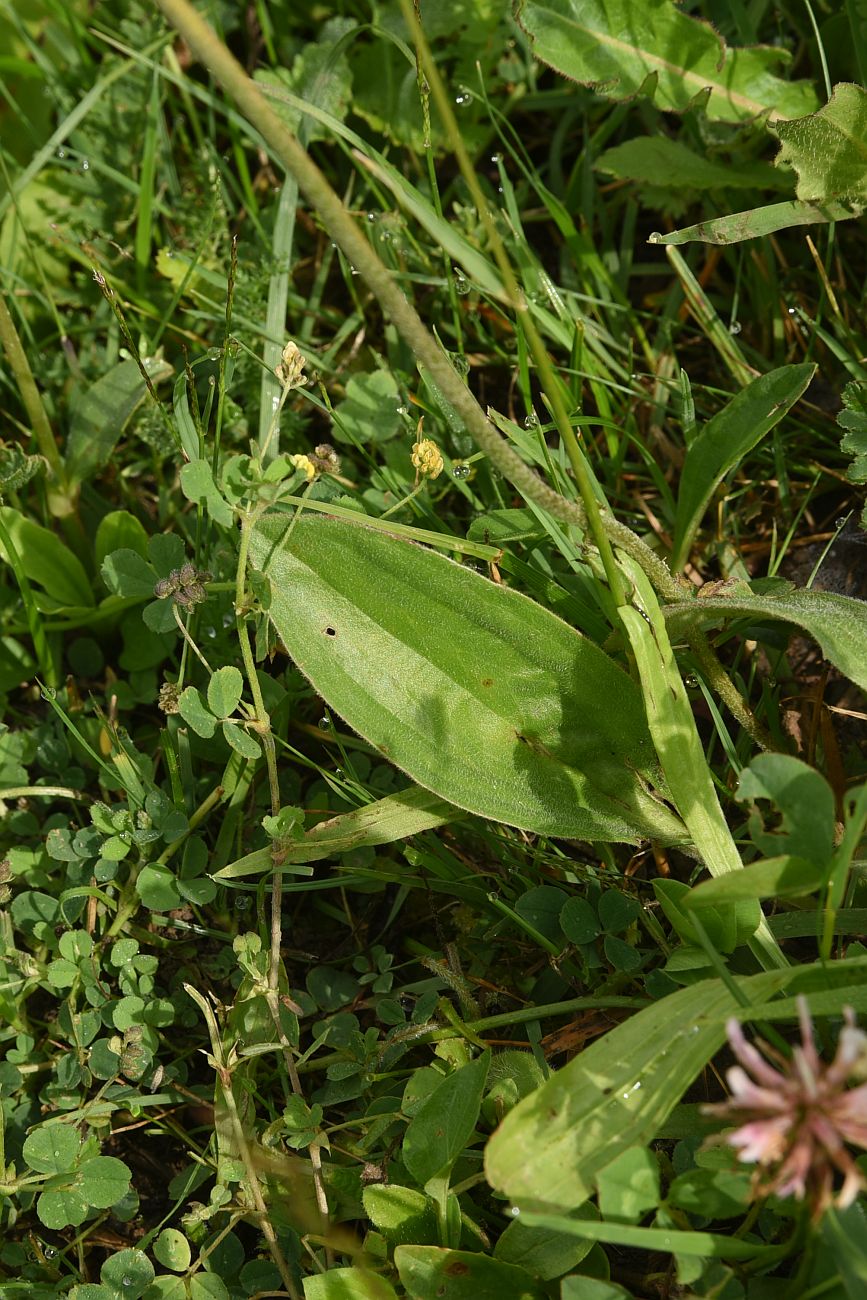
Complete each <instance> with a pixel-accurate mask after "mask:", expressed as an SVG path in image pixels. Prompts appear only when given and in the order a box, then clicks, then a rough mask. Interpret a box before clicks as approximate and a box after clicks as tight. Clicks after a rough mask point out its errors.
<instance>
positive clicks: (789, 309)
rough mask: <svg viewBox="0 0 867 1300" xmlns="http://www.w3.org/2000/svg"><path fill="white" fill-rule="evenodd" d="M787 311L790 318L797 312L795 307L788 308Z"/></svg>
mask: <svg viewBox="0 0 867 1300" xmlns="http://www.w3.org/2000/svg"><path fill="white" fill-rule="evenodd" d="M787 310H788V313H789V315H790V316H794V314H795V312H796V311H797V308H796V307H789V308H787Z"/></svg>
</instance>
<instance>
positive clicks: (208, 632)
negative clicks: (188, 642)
mask: <svg viewBox="0 0 867 1300" xmlns="http://www.w3.org/2000/svg"><path fill="white" fill-rule="evenodd" d="M216 635H217V629H216V628H215V627H206V628H205V636H206V637H208V638H209V639H210V640H211V641H213V640H214V639H215V637H216Z"/></svg>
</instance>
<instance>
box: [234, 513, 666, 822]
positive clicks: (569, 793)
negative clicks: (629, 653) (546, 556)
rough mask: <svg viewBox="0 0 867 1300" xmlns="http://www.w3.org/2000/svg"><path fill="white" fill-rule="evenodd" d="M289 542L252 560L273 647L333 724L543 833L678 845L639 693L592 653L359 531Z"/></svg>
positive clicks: (522, 606)
mask: <svg viewBox="0 0 867 1300" xmlns="http://www.w3.org/2000/svg"><path fill="white" fill-rule="evenodd" d="M287 528H288V522H287V521H286V520H285V517H284V516H280V515H274V516H271V517H269V518H268V519H267V520H266V521H263V523H262V524H260V525H259V526H258V527H257V528H256V529H255V530H254V532H253V537H252V542H251V551H250V554H251V559H252V562H253V564H254V565H255V566H256V567H257V568H259V569H262V570H264V571H266V572H267V574H268V576H269V577H270V579H271V583H272V593H273V594H272V603H271V609H270V616H271V618H272V620H273V622H274V625H275V627H276V629H277V632H278V633H279V635H280V637H281V639H282V641H283V643H284V645H285V646H286V647H287V649H288V650H289V652H290V654H291V655H292V657H293V659H294V660H295V662H296V664H297V665H298V667H299V668H300V669H301V671H302V672H303V673H304V674H305V675H306V676H307V677H309V679H310V680H311V682H312V683H313V685H314V686H315V688H316V690H317V691H318V692H319V694H320V695H321V696H322V697H323V698H324V699H325V700H326V701H327V702H328V704H329V705H330V706H331V707H332V708H333V709H334V710H335V712H337V713H338V714H340V715H341V716H342V717H344V718H345V719H346V720H347V722H348V723H349V724H350V725H351V726H352V727H354V728H355V730H357V731H358V732H360V733H361V735H363V736H364V737H365V738H366V739H367V740H369V741H370V742H371V743H372V744H374V745H375V746H376V747H377V748H378V749H379V750H380V752H381V753H382V754H383V755H385V757H387V758H389V759H390V760H391V761H392V762H394V763H395V764H396V765H397V766H398V767H400V768H402V769H403V770H404V771H406V772H408V773H409V775H410V776H412V777H413V779H414V780H416V781H417V782H418V783H419V784H420V785H423V786H425V787H426V788H427V789H430V790H432V791H434V792H435V793H436V794H437V795H439V796H440V797H441V798H442V799H446V800H448V801H449V803H454V804H456V805H457V806H458V807H461V808H465V809H466V810H467V811H470V812H475V813H479V814H481V815H483V816H486V817H490V818H491V819H493V820H496V821H503V822H508V823H511V824H512V825H516V826H521V827H524V828H526V829H528V830H535V831H539V832H542V833H546V834H555V835H563V836H568V837H575V838H588V839H627V840H628V839H632V838H633V837H635V836H636V835H639V836H640V835H643V834H649V835H653V836H654V838H659V839H661V840H665V841H668V842H671V841H672V840H677V839H680V838H682V837H683V827H682V825H681V824H680V822H679V820H678V819H677V818H676V817H675V816H674V815H673V814H672V813H671V812H670V811H669V810H668V809H667V808H665V807H664V806H663V805H662V804H661V803H659V802H658V801H657V800H655V799H654V798H652V796H651V795H650V794H649V793H648V792H647V790H646V788H645V785H644V782H645V781H649V782H652V781H653V776H654V772H655V767H656V764H655V759H654V756H653V752H652V745H651V742H650V737H649V734H648V731H647V724H646V721H645V717H644V709H643V706H642V703H641V697H640V694H639V691H638V689H637V687H636V686H635V684H634V683H633V682H632V680H631V679H630V678H629V677H628V675H627V674H626V673H625V672H624V671H623V670H622V669H620V668H619V667H618V666H617V665H616V664H615V663H614V662H613V661H612V660H611V659H609V658H608V656H607V655H605V654H604V653H603V651H602V650H600V649H599V647H598V646H597V645H596V644H595V643H593V642H591V641H589V640H588V639H587V638H585V637H582V636H581V635H580V634H579V633H577V632H575V631H573V630H572V629H571V628H569V627H568V626H567V625H566V624H565V623H563V622H561V621H560V620H559V619H558V618H556V617H555V615H553V614H551V613H549V612H548V611H547V610H545V609H543V608H542V607H541V606H539V605H536V604H535V603H534V602H533V601H531V600H529V599H528V598H527V597H525V596H523V595H521V594H519V593H518V592H515V591H511V590H508V589H506V588H503V587H498V586H496V585H495V584H494V583H492V582H488V581H486V580H485V579H484V578H482V577H481V576H480V575H479V574H476V573H471V572H469V571H468V570H467V569H465V568H462V567H461V566H459V565H456V564H454V563H453V562H452V561H450V560H446V559H444V558H443V557H441V556H438V555H435V554H434V553H433V552H431V551H428V550H424V549H423V548H421V547H419V546H414V545H407V544H406V543H405V542H402V541H398V540H396V539H395V538H393V537H389V536H388V535H386V534H382V533H379V532H375V531H374V530H373V529H368V528H365V527H364V526H363V525H361V524H359V525H354V524H346V523H343V522H341V521H338V520H335V519H327V518H321V519H309V518H307V517H306V516H302V517H301V518H300V519H299V520H298V521H297V523H296V525H295V526H294V528H292V529H291V532H288V533H287ZM281 538H285V540H283V541H281Z"/></svg>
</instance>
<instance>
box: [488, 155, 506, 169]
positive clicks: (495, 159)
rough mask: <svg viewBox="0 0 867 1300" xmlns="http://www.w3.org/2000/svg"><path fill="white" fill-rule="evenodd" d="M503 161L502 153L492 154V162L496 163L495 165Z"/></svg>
mask: <svg viewBox="0 0 867 1300" xmlns="http://www.w3.org/2000/svg"><path fill="white" fill-rule="evenodd" d="M502 161H503V155H502V154H501V153H492V154H491V162H492V163H493V164H494V166H495V167H496V166H497V165H498V164H499V163H501V162H502Z"/></svg>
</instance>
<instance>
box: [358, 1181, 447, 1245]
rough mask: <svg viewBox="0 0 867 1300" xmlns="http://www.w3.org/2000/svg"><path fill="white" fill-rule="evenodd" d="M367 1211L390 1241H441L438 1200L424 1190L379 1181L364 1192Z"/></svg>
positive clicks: (373, 1222) (362, 1195) (362, 1194)
mask: <svg viewBox="0 0 867 1300" xmlns="http://www.w3.org/2000/svg"><path fill="white" fill-rule="evenodd" d="M361 1199H362V1201H363V1202H364V1212H365V1214H366V1215H367V1217H368V1218H369V1219H370V1221H371V1223H372V1224H373V1225H374V1227H375V1228H376V1229H377V1230H378V1231H379V1232H381V1233H382V1235H383V1236H384V1237H385V1239H386V1241H389V1242H394V1243H395V1245H400V1244H401V1243H406V1244H409V1243H414V1244H419V1243H429V1244H433V1243H434V1242H435V1241H436V1240H437V1216H436V1210H435V1208H434V1203H433V1201H432V1200H431V1199H430V1197H428V1196H425V1194H424V1192H419V1191H416V1189H415V1188H413V1187H400V1186H399V1185H397V1184H394V1183H376V1184H374V1185H373V1186H371V1187H365V1188H364V1190H363V1192H362V1193H361Z"/></svg>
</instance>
